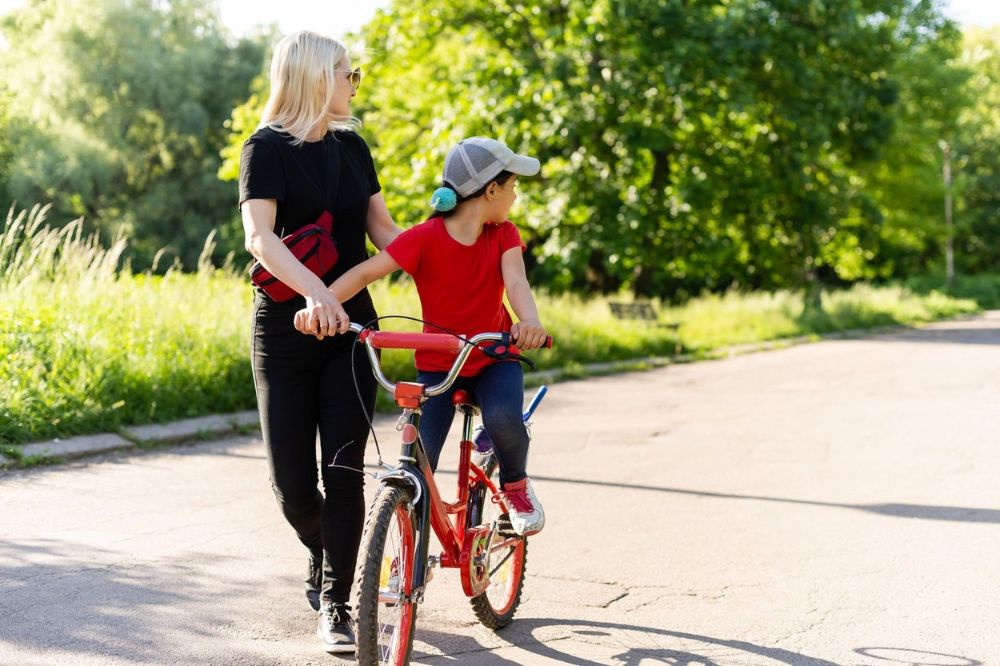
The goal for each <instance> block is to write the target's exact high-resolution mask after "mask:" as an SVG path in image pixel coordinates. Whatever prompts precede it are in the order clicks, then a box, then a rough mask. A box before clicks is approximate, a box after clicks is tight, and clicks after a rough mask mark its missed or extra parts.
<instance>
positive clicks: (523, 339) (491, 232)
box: [295, 137, 548, 536]
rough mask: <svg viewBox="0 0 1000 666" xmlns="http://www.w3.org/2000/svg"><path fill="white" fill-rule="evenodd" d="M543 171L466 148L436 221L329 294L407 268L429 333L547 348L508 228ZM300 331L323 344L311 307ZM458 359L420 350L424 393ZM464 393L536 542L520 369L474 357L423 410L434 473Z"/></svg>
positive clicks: (514, 517)
mask: <svg viewBox="0 0 1000 666" xmlns="http://www.w3.org/2000/svg"><path fill="white" fill-rule="evenodd" d="M538 169H539V164H538V160H537V159H534V158H532V157H525V156H523V155H517V154H515V153H514V152H513V151H512V150H511V149H510V148H508V147H507V146H505V145H504V144H502V143H500V142H499V141H494V140H493V139H484V138H481V137H473V138H470V139H465V140H463V141H460V142H459V144H458V145H457V146H455V147H454V148H452V149H451V151H449V153H448V156H447V158H446V159H445V166H444V184H443V187H440V188H438V189H437V190H436V191H435V192H434V196H433V197H432V199H431V205H432V206H433V207H434V214H433V215H432V216H431V217H430V218H429V219H428V220H426V221H424V222H422V223H420V224H418V225H416V226H414V227H412V228H411V229H408V230H406V231H404V232H403V233H401V234H400V235H399V236H398V237H396V239H395V240H393V241H392V242H391V243H390V244H389V245H388V246H386V248H385V250H383V251H382V252H380V253H378V254H377V255H375V256H374V257H371V258H370V259H368V260H367V261H364V262H362V263H360V264H358V265H357V266H355V267H354V268H352V269H351V270H349V271H348V272H347V273H345V274H344V275H343V276H341V277H340V278H338V279H337V280H336V281H335V282H334V283H333V284H332V285H330V291H331V292H332V293H333V295H334V297H335V298H336V299H337V300H338V301H341V302H343V301H345V300H347V299H349V298H350V297H351V296H353V295H354V294H355V293H357V292H358V291H360V290H361V289H364V288H365V286H367V285H368V284H370V283H372V282H374V281H375V280H377V279H379V278H381V277H383V276H385V275H388V274H389V273H391V272H393V271H395V270H398V269H400V268H402V269H403V270H405V271H406V272H407V273H409V274H410V275H412V276H413V281H414V283H415V284H416V286H417V293H418V294H419V295H420V304H421V306H422V308H423V318H424V319H425V320H426V321H427V322H428V323H427V324H425V325H424V331H426V332H434V333H440V332H441V329H440V328H438V327H442V328H445V329H448V330H450V331H455V332H458V333H461V334H464V335H467V336H472V335H475V334H477V333H483V332H487V331H506V330H510V332H511V336H512V337H513V339H514V342H516V343H517V345H518V347H519V348H520V349H522V350H525V349H535V348H538V347H540V346H542V344H544V342H545V339H546V337H547V336H548V334H547V332H546V330H545V328H544V327H543V326H542V324H541V322H540V321H539V319H538V309H537V307H536V306H535V300H534V298H533V297H532V295H531V288H530V286H529V285H528V281H527V278H526V276H525V270H524V259H523V258H522V257H521V253H522V252H523V251H524V244H523V243H522V242H521V237H520V234H518V231H517V228H516V227H515V226H514V225H513V224H511V222H510V221H509V220H507V213H508V212H509V211H510V207H511V205H512V204H513V203H514V200H515V199H517V194H516V192H515V189H514V187H515V184H516V182H517V177H518V176H519V175H520V176H533V175H535V174H537V173H538ZM504 290H506V291H507V299H508V300H509V301H510V304H511V307H512V308H513V310H514V314H516V315H517V317H518V319H519V321H518V323H516V324H514V323H513V320H512V319H511V316H510V313H508V312H507V308H506V307H504V304H503V293H504ZM338 315H339V316H338V318H337V319H338V320H339V326H338V327H337V329H338V330H339V331H340V332H345V331H346V330H347V326H348V321H347V318H346V315H343V314H342V313H338ZM295 328H296V329H298V330H299V331H302V332H303V333H309V334H312V335H316V336H317V337H321V336H322V333H323V331H322V329H321V327H320V326H319V321H318V318H317V317H314V316H313V315H312V311H311V310H310V309H308V308H306V309H302V310H299V311H298V312H297V313H296V315H295ZM454 359H455V354H454V353H448V352H437V351H423V350H420V351H417V352H416V365H417V381H418V382H419V383H422V384H424V385H428V386H431V385H434V384H437V383H439V382H440V381H441V380H442V379H444V377H445V374H446V373H447V371H448V370H449V369H450V368H451V364H452V362H453V361H454ZM458 389H464V390H466V391H469V392H470V393H472V394H474V395H475V396H476V398H477V401H478V403H479V407H480V409H481V411H482V415H483V425H484V426H485V427H486V431H487V433H488V434H489V436H490V439H492V440H493V447H494V450H495V451H496V453H497V459H498V462H499V463H500V483H501V486H502V489H503V492H504V495H505V498H506V500H507V505H508V507H509V508H510V520H511V524H512V526H513V528H514V530H515V531H516V532H517V533H518V534H521V535H524V536H527V535H531V534H536V533H537V532H539V531H540V530H541V529H542V527H543V525H544V524H545V515H544V513H543V512H542V507H541V504H539V502H538V498H537V497H536V496H535V493H534V491H533V490H532V487H531V483H530V482H529V481H528V477H527V474H526V472H525V465H526V462H527V456H528V433H527V429H526V428H525V426H524V422H523V421H522V419H521V409H522V405H523V402H524V377H523V371H522V369H521V364H520V363H518V362H517V361H496V360H494V359H490V358H489V357H488V356H486V355H485V354H483V353H482V352H481V351H479V350H478V349H477V350H474V351H473V352H472V354H471V355H470V356H469V358H468V360H467V361H466V363H465V367H464V368H463V369H462V371H461V373H460V375H459V378H458V379H457V380H456V382H455V384H454V385H453V386H452V387H451V389H450V390H449V391H448V392H446V393H444V394H441V395H438V396H435V397H433V398H430V399H429V400H428V401H427V403H426V404H425V405H424V407H423V415H422V417H421V419H420V436H421V440H422V441H423V444H424V448H425V450H426V451H427V456H428V458H429V459H430V463H431V468H432V469H436V468H437V462H438V457H439V455H440V453H441V447H442V446H443V445H444V440H445V437H446V436H447V434H448V429H449V428H450V427H451V422H452V419H453V418H454V416H455V408H454V406H453V405H452V403H451V395H452V393H454V392H455V391H456V390H458Z"/></svg>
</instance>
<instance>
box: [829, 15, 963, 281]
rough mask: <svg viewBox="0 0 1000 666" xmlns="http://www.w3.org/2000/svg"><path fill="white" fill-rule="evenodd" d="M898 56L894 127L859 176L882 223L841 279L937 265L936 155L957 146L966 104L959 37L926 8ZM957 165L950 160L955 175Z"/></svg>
mask: <svg viewBox="0 0 1000 666" xmlns="http://www.w3.org/2000/svg"><path fill="white" fill-rule="evenodd" d="M899 40H900V42H901V45H902V47H903V48H902V51H901V55H900V57H899V59H897V61H896V62H895V64H894V65H893V68H892V71H891V76H892V78H893V79H894V80H895V81H897V82H898V83H899V86H900V90H899V101H898V103H897V105H896V108H895V115H894V118H893V123H894V128H893V133H892V136H891V137H890V140H889V142H888V144H887V145H886V146H885V148H884V150H883V154H882V158H881V159H880V160H878V161H877V162H875V163H874V164H872V165H870V166H869V167H868V168H866V169H863V170H861V174H860V175H861V177H862V178H863V179H864V180H865V183H864V188H865V189H866V190H867V191H869V192H871V194H872V196H873V198H874V200H875V203H876V205H877V206H878V211H879V214H880V217H881V218H882V224H881V225H879V226H878V227H877V228H873V229H871V230H869V233H868V234H867V235H866V236H865V237H866V242H865V243H863V244H862V245H861V246H860V248H859V249H860V251H861V252H863V253H864V259H865V261H864V262H863V263H862V265H861V266H860V268H861V270H860V271H859V272H857V273H847V272H841V273H840V277H842V278H844V279H858V278H863V279H873V278H886V277H902V276H906V275H912V274H914V273H920V272H927V271H930V270H935V269H939V268H940V267H941V266H942V265H943V257H944V255H943V247H944V215H943V210H944V206H943V200H944V185H943V181H942V150H941V147H940V143H941V142H942V141H944V142H946V143H947V144H948V145H949V146H951V147H952V151H953V152H954V151H955V149H956V147H957V144H958V143H959V142H960V140H961V130H960V126H959V120H960V116H961V114H962V112H963V109H965V108H967V107H968V106H969V104H971V103H972V99H971V97H970V92H971V91H970V90H969V88H968V85H967V84H968V81H969V78H970V75H971V72H970V70H969V68H968V67H967V66H966V65H965V64H963V63H962V62H961V52H962V35H961V33H960V32H959V31H958V29H957V27H956V26H955V25H954V24H953V23H952V22H950V21H947V20H944V19H943V18H942V17H941V16H940V15H938V14H937V12H936V10H935V9H934V8H933V6H931V5H930V4H929V3H918V4H917V6H916V7H915V8H914V9H913V10H912V11H911V12H910V13H908V14H907V15H906V16H905V17H904V21H903V22H902V25H901V32H900V36H899ZM959 168H960V161H959V160H953V170H954V171H956V172H958V171H959Z"/></svg>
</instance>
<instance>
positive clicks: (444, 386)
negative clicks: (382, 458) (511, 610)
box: [351, 323, 537, 603]
mask: <svg viewBox="0 0 1000 666" xmlns="http://www.w3.org/2000/svg"><path fill="white" fill-rule="evenodd" d="M351 330H352V331H354V332H355V333H357V334H358V339H359V340H360V341H361V342H363V343H364V344H365V347H366V349H367V350H368V357H369V360H370V361H371V365H372V370H373V372H374V374H375V378H376V380H377V381H378V382H379V384H381V385H382V387H383V388H385V389H386V390H387V391H390V392H391V393H392V394H393V396H394V397H395V399H396V404H397V405H399V406H400V407H402V408H403V415H402V417H401V418H400V423H401V425H400V426H398V427H397V429H399V430H401V431H402V437H401V447H400V456H399V465H397V466H396V467H394V468H392V469H391V470H390V471H388V472H385V473H383V474H379V475H376V479H378V480H379V481H381V482H382V483H406V484H409V485H411V486H412V487H413V490H414V499H413V502H412V504H411V507H412V510H413V511H414V512H415V513H416V516H417V518H418V520H419V523H418V524H419V526H420V529H419V531H418V533H417V538H418V540H419V543H417V544H416V554H415V557H414V562H413V566H414V571H413V588H412V590H411V592H410V595H409V596H410V598H411V599H412V600H413V601H415V602H418V603H419V602H420V601H421V600H422V598H423V591H424V588H425V587H426V584H427V580H426V578H427V569H428V551H429V548H430V543H429V542H430V538H429V536H430V534H429V528H430V529H433V530H434V533H435V534H436V535H437V537H438V540H439V541H440V542H441V546H442V548H443V549H444V550H443V552H442V553H441V560H440V565H441V566H442V567H453V568H459V567H462V566H464V565H467V563H468V558H469V553H468V552H467V550H466V547H467V546H468V545H469V543H470V541H471V539H472V538H473V537H474V536H475V534H476V533H477V530H475V529H473V528H472V526H468V525H467V524H466V523H467V522H468V517H469V515H468V512H469V495H470V490H469V489H470V486H471V485H472V484H473V483H474V482H476V481H478V482H480V483H482V484H483V486H485V487H486V488H488V489H489V490H490V491H491V492H492V493H494V494H495V493H496V492H497V488H496V486H495V485H494V484H493V482H492V481H490V479H489V478H488V477H487V476H486V473H485V472H484V471H483V470H482V469H481V468H479V467H478V466H477V465H475V464H474V463H473V462H472V449H473V443H472V424H473V417H474V415H475V409H474V408H473V407H472V406H471V405H468V404H465V405H461V406H460V409H461V411H462V412H463V424H462V441H461V443H460V449H459V463H458V498H457V499H456V500H455V501H454V502H451V503H447V502H445V501H444V500H442V499H441V494H440V492H439V491H438V488H437V484H436V483H435V481H434V474H433V472H432V471H431V467H430V462H429V460H428V459H427V455H426V453H425V452H424V449H423V445H422V443H421V441H420V435H419V431H420V407H421V406H422V405H423V403H424V402H426V400H427V398H430V397H433V396H436V395H440V394H442V393H444V392H445V391H447V390H448V389H449V388H451V386H452V384H454V382H455V380H456V379H457V377H458V373H459V372H461V369H462V367H463V366H464V365H465V362H466V360H467V359H468V357H469V354H470V353H471V352H472V349H473V348H475V347H476V346H477V345H478V344H480V343H482V342H492V341H502V340H504V339H506V337H507V336H508V335H509V334H506V333H481V334H479V335H475V336H473V337H471V338H469V339H468V340H465V339H460V338H456V337H455V336H452V335H447V334H439V333H395V332H386V331H375V330H372V329H368V328H364V327H363V326H361V325H359V324H354V323H352V324H351ZM390 348H394V349H436V350H442V351H455V352H457V353H458V357H457V358H456V359H455V362H454V364H453V365H452V368H451V370H450V371H449V372H448V374H447V376H446V377H445V378H444V380H442V381H441V383H440V384H437V385H436V386H432V387H425V386H424V385H422V384H415V383H410V382H397V383H393V382H391V381H389V380H388V379H386V377H385V375H384V374H383V373H382V369H381V364H380V362H379V358H378V353H377V352H376V349H390ZM535 405H537V399H536V401H535V402H534V403H533V405H532V406H531V407H530V408H529V409H530V410H533V408H534V406H535ZM501 508H502V510H503V511H506V510H507V508H506V506H504V505H503V504H502V503H501ZM509 543H510V542H509V540H504V541H503V542H501V543H500V544H495V546H496V547H503V546H506V545H509ZM463 587H464V588H465V592H466V594H467V595H469V596H474V595H475V594H479V593H480V592H482V590H477V589H473V588H472V587H471V584H470V583H469V581H468V580H467V578H466V576H464V575H463Z"/></svg>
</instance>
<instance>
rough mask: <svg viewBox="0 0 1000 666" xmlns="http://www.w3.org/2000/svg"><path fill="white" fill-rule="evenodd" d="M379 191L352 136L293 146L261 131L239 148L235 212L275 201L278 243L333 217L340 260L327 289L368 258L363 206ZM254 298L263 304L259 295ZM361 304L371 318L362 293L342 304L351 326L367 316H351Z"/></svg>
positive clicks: (296, 304)
mask: <svg viewBox="0 0 1000 666" xmlns="http://www.w3.org/2000/svg"><path fill="white" fill-rule="evenodd" d="M381 189H382V187H381V185H380V184H379V182H378V176H377V175H376V174H375V163H374V162H373V161H372V155H371V151H370V150H369V149H368V145H367V144H366V143H365V142H364V139H362V138H361V137H360V136H358V135H357V134H356V133H354V132H350V131H335V132H327V133H326V136H325V137H323V139H322V140H321V141H311V142H304V143H302V144H300V145H298V146H295V145H293V144H292V136H291V135H290V134H287V133H284V132H278V131H276V130H274V129H272V128H270V127H262V128H261V129H259V130H257V131H256V132H254V134H253V136H251V137H250V138H249V139H247V140H246V142H245V143H244V144H243V152H242V153H241V155H240V206H242V205H243V202H244V201H246V200H247V199H276V200H277V204H278V210H277V215H276V217H275V223H274V232H275V233H276V234H277V235H278V236H279V237H283V236H285V235H287V234H289V233H291V232H293V231H295V230H296V229H298V228H300V227H303V226H305V225H307V224H312V223H313V222H315V221H316V219H317V218H318V217H319V216H320V215H321V214H322V213H323V211H324V210H329V211H330V212H331V213H332V214H333V239H334V241H335V242H336V244H337V251H338V253H339V255H340V257H339V259H338V260H337V263H336V265H335V266H334V267H333V269H332V270H331V271H330V272H328V273H327V274H326V275H324V276H323V282H324V284H327V285H329V284H331V283H332V282H333V281H334V280H336V279H337V278H338V277H340V276H341V275H342V274H344V273H345V272H346V271H347V270H349V269H350V268H352V267H353V266H356V265H357V264H359V263H361V262H362V261H364V260H365V259H367V258H368V253H367V251H366V249H365V227H366V222H367V219H368V200H369V198H370V197H371V196H372V195H373V194H375V193H376V192H379V191H381ZM258 296H259V297H260V298H266V296H263V292H260V291H259V290H258ZM267 300H270V299H267ZM364 302H367V303H368V305H369V307H368V309H370V310H371V313H372V314H373V313H374V310H373V309H371V307H370V304H371V299H370V297H369V296H368V292H367V290H364V291H362V292H361V293H359V294H358V296H356V297H354V298H352V299H351V300H350V301H348V303H345V304H344V307H345V308H346V309H347V313H348V314H349V315H350V316H351V319H352V320H354V321H359V320H361V319H355V316H356V315H357V316H359V317H363V316H365V315H367V314H369V312H368V311H367V310H364V311H362V310H357V312H352V310H354V309H357V308H358V307H359V306H361V305H362V304H363V303H364ZM286 304H287V305H288V307H289V309H292V308H294V309H298V308H301V307H302V305H303V299H302V298H301V297H297V298H293V299H292V300H291V301H287V303H283V304H281V305H286ZM350 306H354V307H350ZM369 318H370V317H369ZM363 321H368V319H364V320H363Z"/></svg>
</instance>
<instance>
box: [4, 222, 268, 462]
mask: <svg viewBox="0 0 1000 666" xmlns="http://www.w3.org/2000/svg"><path fill="white" fill-rule="evenodd" d="M45 213H46V209H44V208H37V207H36V208H33V209H32V210H31V211H27V212H21V213H20V214H17V215H14V214H13V213H11V214H8V216H7V220H6V225H5V227H4V230H3V233H2V234H0V442H24V441H29V440H33V439H39V438H43V437H54V436H67V435H73V434H79V433H87V432H95V431H104V430H115V429H117V428H119V427H121V426H123V425H126V424H135V423H145V422H155V421H164V420H169V419H173V418H178V417H184V416H195V415H200V414H205V413H211V412H227V411H234V410H238V409H243V408H247V407H250V406H252V405H253V385H252V383H251V378H250V367H249V363H248V361H247V349H248V344H249V343H248V334H247V331H248V328H249V326H248V322H249V303H250V291H249V289H248V288H247V286H246V285H245V284H243V283H241V282H240V281H238V280H237V279H235V276H233V275H232V273H231V272H230V273H224V272H221V271H216V270H215V269H211V268H208V267H206V266H205V265H203V266H202V268H201V269H200V270H199V271H198V272H197V273H194V274H183V273H181V272H180V271H177V270H170V271H168V272H167V273H166V275H164V276H154V275H150V274H140V275H133V274H132V273H131V272H130V271H129V270H127V267H125V266H123V265H122V262H121V257H122V254H123V251H124V249H125V242H124V240H118V241H117V242H115V243H114V244H113V245H112V246H111V247H110V248H107V249H104V248H102V247H101V244H100V242H99V239H98V238H97V237H96V235H89V236H87V235H84V234H83V232H82V224H81V223H80V222H79V221H76V222H73V223H71V224H70V225H68V226H67V227H65V228H63V229H60V230H56V229H51V228H47V227H45V226H44V219H45Z"/></svg>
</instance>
